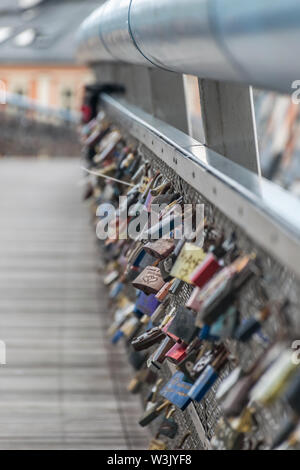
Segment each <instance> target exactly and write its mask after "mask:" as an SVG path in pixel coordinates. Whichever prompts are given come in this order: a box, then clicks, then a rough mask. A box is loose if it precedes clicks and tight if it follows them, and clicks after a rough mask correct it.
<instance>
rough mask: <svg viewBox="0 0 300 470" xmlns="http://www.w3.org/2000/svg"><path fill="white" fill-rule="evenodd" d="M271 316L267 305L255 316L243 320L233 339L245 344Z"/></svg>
mask: <svg viewBox="0 0 300 470" xmlns="http://www.w3.org/2000/svg"><path fill="white" fill-rule="evenodd" d="M270 315H271V308H270V305H267V306H266V307H265V308H264V309H263V310H261V311H259V312H258V313H257V314H256V315H255V316H253V317H250V318H247V319H246V320H243V321H242V323H241V324H240V325H239V326H238V327H237V329H236V331H235V333H234V338H235V339H236V340H238V341H242V342H243V343H246V342H247V341H249V340H250V339H251V338H252V336H253V335H254V333H256V332H257V331H259V330H260V328H261V326H262V323H263V322H264V321H266V320H267V318H269V316H270Z"/></svg>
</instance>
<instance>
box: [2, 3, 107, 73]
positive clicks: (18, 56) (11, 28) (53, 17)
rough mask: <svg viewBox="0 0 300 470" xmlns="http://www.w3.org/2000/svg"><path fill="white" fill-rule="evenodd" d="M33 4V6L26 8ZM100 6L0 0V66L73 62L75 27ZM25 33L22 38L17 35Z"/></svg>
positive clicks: (95, 4) (74, 58) (76, 28)
mask: <svg viewBox="0 0 300 470" xmlns="http://www.w3.org/2000/svg"><path fill="white" fill-rule="evenodd" d="M33 3H36V6H33V7H30V5H31V4H33ZM101 3H103V1H101V0H100V1H99V0H1V2H0V65H1V64H2V65H3V64H5V65H6V64H29V63H30V64H33V63H34V64H35V63H39V64H42V63H45V64H48V63H51V64H53V63H55V64H60V63H61V64H65V63H74V62H75V61H76V42H75V34H76V32H77V30H78V27H79V25H80V24H81V23H82V21H83V20H84V19H85V18H86V17H87V16H88V15H89V14H90V13H91V12H92V11H93V10H95V9H96V8H97V7H99V5H101ZM26 5H27V6H28V8H25V7H26ZM21 6H23V8H21ZM25 31H27V33H25V35H23V36H21V37H20V36H18V35H19V34H20V33H24V32H25ZM3 38H4V39H3ZM17 43H18V44H19V45H18V44H17Z"/></svg>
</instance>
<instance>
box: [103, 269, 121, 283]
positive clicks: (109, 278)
mask: <svg viewBox="0 0 300 470" xmlns="http://www.w3.org/2000/svg"><path fill="white" fill-rule="evenodd" d="M119 275H120V274H119V271H118V270H117V269H115V270H114V271H111V272H110V273H109V274H107V276H105V278H104V279H103V283H104V285H105V286H110V285H111V284H112V283H113V282H115V281H116V280H117V279H118V277H119Z"/></svg>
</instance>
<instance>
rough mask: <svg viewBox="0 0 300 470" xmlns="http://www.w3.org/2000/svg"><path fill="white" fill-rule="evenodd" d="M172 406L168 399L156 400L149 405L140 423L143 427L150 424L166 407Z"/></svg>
mask: <svg viewBox="0 0 300 470" xmlns="http://www.w3.org/2000/svg"><path fill="white" fill-rule="evenodd" d="M168 406H170V403H169V401H168V400H164V401H162V402H154V403H150V406H149V407H147V408H148V409H146V411H145V412H144V413H143V415H142V416H141V417H140V419H139V425H140V426H142V427H145V426H148V425H149V424H150V423H152V421H154V420H155V419H156V418H158V416H159V415H160V413H161V412H162V411H163V410H164V409H165V408H166V407H168Z"/></svg>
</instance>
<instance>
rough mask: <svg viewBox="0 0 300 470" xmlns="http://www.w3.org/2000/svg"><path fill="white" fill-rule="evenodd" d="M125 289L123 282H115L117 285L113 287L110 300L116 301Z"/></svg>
mask: <svg viewBox="0 0 300 470" xmlns="http://www.w3.org/2000/svg"><path fill="white" fill-rule="evenodd" d="M123 289H124V283H123V282H115V284H113V285H112V288H111V290H110V292H109V298H110V299H115V298H116V297H118V295H119V294H121V292H122V291H123Z"/></svg>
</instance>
